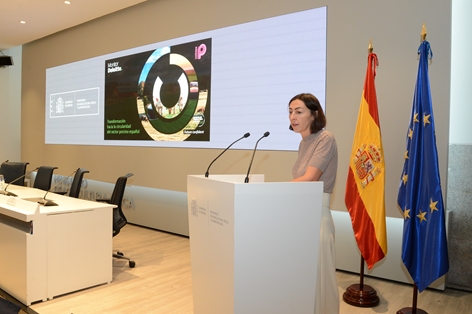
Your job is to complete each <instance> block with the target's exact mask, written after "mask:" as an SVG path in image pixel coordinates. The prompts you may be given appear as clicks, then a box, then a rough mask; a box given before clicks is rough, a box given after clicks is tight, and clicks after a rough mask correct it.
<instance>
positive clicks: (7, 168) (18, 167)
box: [0, 161, 29, 186]
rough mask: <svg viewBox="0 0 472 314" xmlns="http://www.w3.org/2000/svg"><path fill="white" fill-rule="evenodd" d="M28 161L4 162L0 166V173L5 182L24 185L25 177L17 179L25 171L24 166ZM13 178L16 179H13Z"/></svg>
mask: <svg viewBox="0 0 472 314" xmlns="http://www.w3.org/2000/svg"><path fill="white" fill-rule="evenodd" d="M28 164H29V162H10V161H9V162H4V163H2V164H1V166H0V174H3V177H4V179H5V183H11V184H14V185H21V186H24V185H25V177H23V178H21V179H18V178H19V177H21V176H24V175H25V173H26V166H27V165H28ZM15 179H18V180H16V181H14V180H15Z"/></svg>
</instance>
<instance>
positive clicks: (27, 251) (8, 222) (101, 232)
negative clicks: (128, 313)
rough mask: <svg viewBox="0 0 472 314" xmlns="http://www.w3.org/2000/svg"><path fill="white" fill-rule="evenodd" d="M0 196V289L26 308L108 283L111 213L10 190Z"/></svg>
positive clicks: (58, 197)
mask: <svg viewBox="0 0 472 314" xmlns="http://www.w3.org/2000/svg"><path fill="white" fill-rule="evenodd" d="M8 191H10V192H13V193H15V194H17V195H18V197H11V196H10V197H8V196H5V195H0V256H1V258H0V288H1V289H3V290H4V291H5V292H7V293H9V294H10V295H12V296H13V297H15V298H16V299H18V300H19V301H20V302H22V303H24V304H25V305H27V306H29V305H31V303H32V302H36V301H46V300H49V299H52V298H53V297H55V296H59V295H61V294H65V293H69V292H73V291H77V290H80V289H84V288H88V287H92V286H95V285H99V284H103V283H109V282H111V281H112V275H113V274H112V249H113V247H112V208H113V207H114V205H109V204H106V203H98V202H91V201H86V200H81V199H76V198H71V197H68V196H62V195H58V194H54V193H48V195H47V198H48V199H51V200H53V201H54V202H55V203H57V204H58V206H47V207H46V206H42V205H39V204H38V203H37V202H33V201H28V200H26V199H28V198H38V197H39V198H42V197H43V196H44V194H45V193H46V192H45V191H43V190H38V189H33V188H27V187H20V186H13V185H10V186H9V187H8Z"/></svg>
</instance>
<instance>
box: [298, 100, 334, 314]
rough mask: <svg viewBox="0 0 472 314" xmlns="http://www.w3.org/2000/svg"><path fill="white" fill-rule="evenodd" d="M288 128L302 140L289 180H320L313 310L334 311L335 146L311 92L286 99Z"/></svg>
mask: <svg viewBox="0 0 472 314" xmlns="http://www.w3.org/2000/svg"><path fill="white" fill-rule="evenodd" d="M289 119H290V130H293V131H294V132H296V133H300V135H301V136H302V141H301V142H300V146H299V148H298V158H297V161H296V162H295V164H294V165H293V168H292V174H293V178H294V179H293V180H292V181H294V182H296V181H323V183H324V189H323V192H324V193H323V209H322V215H321V225H320V249H319V256H318V273H317V283H316V298H315V314H338V313H339V294H338V283H337V281H336V262H335V247H334V222H333V217H332V216H331V211H330V208H329V204H330V196H331V193H333V188H334V183H335V181H336V171H337V168H338V149H337V145H336V140H335V138H334V136H333V134H332V133H330V132H328V131H326V130H324V127H325V126H326V117H325V115H324V112H323V108H321V105H320V102H319V101H318V99H317V98H316V97H315V96H314V95H312V94H307V93H303V94H299V95H296V96H294V97H293V98H292V99H291V100H290V102H289Z"/></svg>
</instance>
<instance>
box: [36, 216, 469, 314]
mask: <svg viewBox="0 0 472 314" xmlns="http://www.w3.org/2000/svg"><path fill="white" fill-rule="evenodd" d="M113 243H114V247H115V249H119V250H120V251H123V252H124V253H125V254H126V255H129V256H131V257H132V258H133V259H134V260H135V261H136V264H137V265H136V268H134V269H131V268H129V267H128V265H127V263H126V261H117V260H114V267H113V282H112V283H110V284H105V285H100V286H97V287H93V288H89V289H85V290H82V291H78V292H74V293H70V294H67V295H63V296H60V297H57V298H54V299H53V300H50V301H47V302H39V303H35V304H33V305H32V306H31V307H30V308H31V309H32V310H34V311H36V312H38V313H39V314H95V313H97V314H98V313H100V314H105V313H111V314H120V313H122V314H134V313H135V314H144V313H146V314H149V313H153V314H172V313H175V314H191V313H193V305H192V302H193V300H192V279H191V272H190V248H189V239H188V238H185V237H180V236H176V235H172V234H167V233H164V232H159V231H155V230H151V229H147V228H142V227H138V226H134V225H127V226H126V227H125V228H123V229H122V231H121V233H120V234H119V235H118V236H116V237H115V238H114V239H113ZM90 263H93V261H90ZM337 278H338V285H339V293H340V296H341V298H342V294H343V293H344V291H345V290H346V288H347V287H348V286H350V285H351V284H355V283H359V276H358V275H356V274H351V273H346V272H338V273H337ZM364 283H365V284H368V285H370V286H372V287H373V288H374V289H375V290H376V291H377V293H378V295H379V297H380V304H379V305H378V306H376V307H374V308H360V307H353V306H351V305H348V304H346V303H345V302H344V301H342V300H341V302H340V303H341V313H343V314H344V313H346V314H347V313H349V314H357V313H359V314H364V313H396V312H397V311H398V310H400V309H402V308H404V307H410V306H411V302H412V295H413V289H412V287H411V286H410V285H406V284H400V283H394V282H391V281H387V280H380V279H374V278H370V277H367V278H366V279H365V282H364ZM418 307H419V308H421V309H423V310H425V311H427V312H428V313H429V314H435V313H438V314H455V313H472V293H469V292H464V291H458V290H453V289H446V291H445V292H440V291H436V290H426V291H424V292H423V293H420V294H419V295H418ZM207 314H224V313H207ZM248 314H250V313H248ZM257 314H270V313H257ZM288 314H297V313H288ZM326 314H329V313H326Z"/></svg>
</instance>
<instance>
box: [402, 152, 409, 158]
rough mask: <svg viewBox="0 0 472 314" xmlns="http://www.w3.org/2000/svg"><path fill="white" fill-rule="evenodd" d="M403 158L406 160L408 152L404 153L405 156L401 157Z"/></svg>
mask: <svg viewBox="0 0 472 314" xmlns="http://www.w3.org/2000/svg"><path fill="white" fill-rule="evenodd" d="M403 157H405V159H408V151H406V152H405V154H404V155H403Z"/></svg>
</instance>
